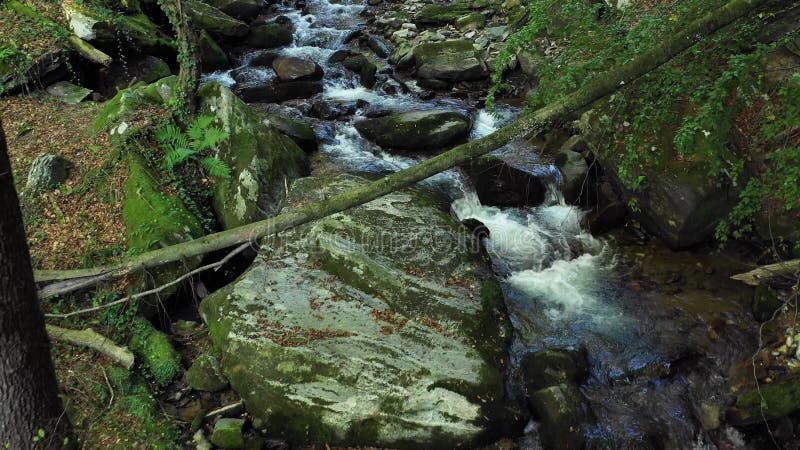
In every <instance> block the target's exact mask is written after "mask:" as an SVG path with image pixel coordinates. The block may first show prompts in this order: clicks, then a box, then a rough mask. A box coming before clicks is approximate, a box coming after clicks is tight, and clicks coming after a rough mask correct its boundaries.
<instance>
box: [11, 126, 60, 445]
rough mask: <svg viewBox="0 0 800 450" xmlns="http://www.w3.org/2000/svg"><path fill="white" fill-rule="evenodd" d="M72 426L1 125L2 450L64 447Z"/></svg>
mask: <svg viewBox="0 0 800 450" xmlns="http://www.w3.org/2000/svg"><path fill="white" fill-rule="evenodd" d="M68 427H69V423H68V421H67V418H66V417H65V416H64V415H63V409H62V407H61V402H60V401H59V399H58V386H57V384H56V374H55V370H54V369H53V362H52V360H51V359H50V343H49V341H48V339H47V333H46V332H45V326H44V316H43V315H42V311H41V310H40V309H39V300H38V298H37V296H36V286H35V285H34V283H33V268H32V267H31V261H30V255H29V253H28V244H27V241H26V240H25V227H24V225H23V223H22V213H21V211H20V208H19V200H18V199H17V193H16V191H15V190H14V177H13V175H12V172H11V164H10V161H9V158H8V151H7V148H6V140H5V135H4V134H3V126H2V122H0V449H6V448H8V449H28V448H33V447H34V445H35V446H36V447H37V448H61V447H62V446H63V444H64V438H65V436H67V431H68ZM39 430H43V432H44V437H41V436H40V431H39ZM35 436H37V438H36V441H34V437H35Z"/></svg>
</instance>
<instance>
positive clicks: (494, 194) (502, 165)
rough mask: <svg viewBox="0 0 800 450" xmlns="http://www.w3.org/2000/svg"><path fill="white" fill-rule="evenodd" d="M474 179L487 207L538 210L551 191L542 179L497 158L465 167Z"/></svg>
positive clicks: (470, 163)
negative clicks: (548, 190) (533, 207)
mask: <svg viewBox="0 0 800 450" xmlns="http://www.w3.org/2000/svg"><path fill="white" fill-rule="evenodd" d="M461 167H462V168H463V169H464V171H466V172H467V174H468V175H469V176H470V179H471V180H472V182H473V184H474V186H475V191H476V193H477V194H478V198H479V199H480V201H481V203H482V204H484V205H487V206H502V207H521V206H537V205H540V204H541V203H542V202H543V201H544V196H545V193H546V192H547V187H546V185H545V182H544V180H543V178H542V177H540V176H538V175H536V174H533V173H531V172H528V171H526V170H523V169H521V168H518V167H515V166H514V165H513V164H509V163H507V162H505V161H503V160H502V159H500V158H498V157H496V156H491V155H489V156H482V157H479V158H475V159H473V160H471V161H469V162H468V163H465V164H463V165H462V166H461Z"/></svg>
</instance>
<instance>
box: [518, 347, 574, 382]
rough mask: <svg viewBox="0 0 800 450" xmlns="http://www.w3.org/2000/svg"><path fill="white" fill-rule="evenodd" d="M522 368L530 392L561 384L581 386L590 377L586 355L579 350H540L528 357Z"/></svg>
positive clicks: (523, 361) (521, 365)
mask: <svg viewBox="0 0 800 450" xmlns="http://www.w3.org/2000/svg"><path fill="white" fill-rule="evenodd" d="M520 368H521V369H522V372H523V374H524V378H525V384H526V387H527V388H528V392H536V391H538V390H540V389H544V388H547V387H551V386H555V385H559V384H579V383H580V382H582V381H583V380H584V379H585V378H586V377H587V376H588V375H589V363H588V361H587V360H586V353H585V352H582V351H577V350H563V349H544V350H539V351H537V352H534V353H531V354H529V355H526V356H525V358H523V360H522V363H521V364H520Z"/></svg>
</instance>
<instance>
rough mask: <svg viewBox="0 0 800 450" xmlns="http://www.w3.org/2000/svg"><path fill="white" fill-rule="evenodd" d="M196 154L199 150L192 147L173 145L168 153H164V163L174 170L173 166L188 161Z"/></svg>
mask: <svg viewBox="0 0 800 450" xmlns="http://www.w3.org/2000/svg"><path fill="white" fill-rule="evenodd" d="M196 154H197V152H196V151H195V150H192V149H190V148H186V147H173V148H170V149H169V150H167V152H166V154H165V155H164V164H165V165H166V167H167V169H169V170H172V168H173V167H175V166H176V165H178V164H180V163H182V162H184V161H186V160H187V159H189V158H191V157H192V156H194V155H196Z"/></svg>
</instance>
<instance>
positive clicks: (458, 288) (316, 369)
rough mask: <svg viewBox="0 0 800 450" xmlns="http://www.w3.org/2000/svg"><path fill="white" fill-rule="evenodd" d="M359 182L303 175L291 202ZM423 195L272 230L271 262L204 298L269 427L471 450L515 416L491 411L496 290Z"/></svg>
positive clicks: (308, 439)
mask: <svg viewBox="0 0 800 450" xmlns="http://www.w3.org/2000/svg"><path fill="white" fill-rule="evenodd" d="M365 182H366V180H363V179H360V178H357V177H353V176H349V175H340V176H337V177H335V178H303V179H300V180H298V181H296V182H295V183H294V184H293V186H292V188H291V189H290V204H308V203H310V202H314V201H317V200H319V199H322V198H328V197H330V196H332V195H335V194H337V193H339V192H344V191H346V190H349V189H352V188H354V187H357V186H361V185H363V184H364V183H365ZM433 205H435V200H434V199H433V198H431V197H430V196H429V195H428V194H425V193H423V191H422V190H417V189H412V190H403V191H399V192H394V193H392V194H389V195H387V196H385V197H383V198H381V199H379V200H375V201H373V202H370V203H368V204H366V205H363V206H359V207H356V208H353V209H350V210H348V211H347V212H345V213H342V214H338V215H336V216H333V217H330V218H328V219H324V220H321V221H317V222H314V223H313V224H309V225H307V226H303V227H300V228H297V229H296V230H294V231H291V232H288V233H285V234H283V233H282V239H281V241H280V242H277V241H276V242H274V243H273V244H269V245H270V247H269V249H270V250H269V253H270V255H271V256H270V258H269V260H267V259H265V258H258V259H257V260H256V261H255V263H254V264H253V265H252V266H251V267H250V269H249V270H248V272H246V273H245V274H244V275H243V276H242V277H240V278H239V279H238V280H237V281H236V282H234V283H233V284H231V285H229V286H227V287H225V288H223V289H222V290H220V291H217V292H215V293H213V294H211V295H210V296H209V297H207V298H206V299H205V300H204V301H203V303H202V304H201V306H200V310H201V315H202V317H203V318H204V320H205V321H206V322H207V323H208V324H209V330H210V334H211V336H212V339H213V340H214V343H215V345H216V346H217V347H218V348H220V349H221V351H222V352H223V357H224V360H225V368H224V370H225V373H226V375H227V376H228V379H229V380H230V382H231V386H232V387H233V389H234V390H236V392H238V393H239V394H240V395H242V397H243V399H244V400H245V404H246V407H247V410H248V413H250V414H251V415H252V416H253V417H254V419H258V420H263V421H264V422H265V427H266V428H267V429H269V430H271V432H272V433H274V434H276V435H279V434H280V435H282V436H286V437H287V439H288V440H289V441H290V443H293V444H297V443H304V444H309V443H311V444H320V445H321V444H325V443H327V444H330V445H331V446H333V445H341V444H345V443H346V444H347V445H351V446H357V445H372V446H376V447H390V448H392V447H394V448H396V447H398V446H399V447H421V448H456V447H459V446H460V447H465V448H471V447H472V445H473V444H474V443H476V442H477V441H481V440H483V439H486V440H488V439H491V436H488V434H491V430H492V429H496V428H495V427H496V426H498V424H503V423H513V422H512V421H511V420H509V419H508V418H507V417H506V416H505V415H504V414H505V412H504V408H498V406H499V404H500V402H503V401H504V400H503V395H504V394H503V381H502V380H503V377H502V372H501V371H500V370H499V368H498V367H497V366H496V364H497V361H498V360H499V359H500V358H501V357H502V355H503V354H504V348H505V347H504V345H505V340H504V339H503V338H502V337H501V336H502V333H501V330H500V328H499V326H500V325H501V324H502V323H505V322H503V321H501V320H498V317H497V316H496V313H495V308H500V307H502V306H501V305H502V295H501V293H500V290H499V287H498V286H497V285H496V284H493V283H490V282H488V281H482V280H480V279H477V278H476V277H475V272H474V265H475V264H476V263H477V261H478V260H477V259H476V258H477V256H476V255H474V254H473V253H470V252H469V251H467V250H466V249H465V248H464V246H463V240H464V239H468V240H469V239H471V237H470V236H469V235H468V234H467V232H466V230H464V229H463V228H461V227H458V226H457V224H456V223H455V222H454V221H453V219H452V218H451V217H450V216H449V215H447V214H445V213H443V212H442V211H440V210H439V209H438V208H437V207H435V206H433ZM430 237H435V238H434V239H432V240H431V239H429V238H430ZM390 241H391V242H393V243H398V244H399V245H385V244H386V243H388V242H390ZM277 248H281V249H283V250H282V251H274V252H273V249H277ZM412 268H413V269H412ZM451 279H458V280H461V281H459V282H458V283H447V280H451ZM487 283H488V284H487ZM489 286H493V287H494V288H493V289H490V288H489ZM430 355H436V357H435V358H431V357H430ZM484 402H485V403H484Z"/></svg>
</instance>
